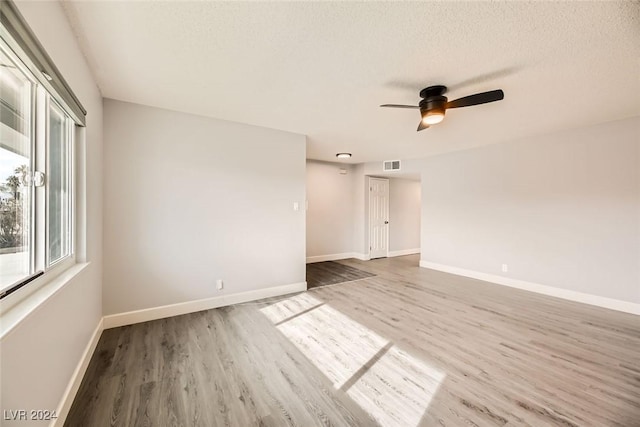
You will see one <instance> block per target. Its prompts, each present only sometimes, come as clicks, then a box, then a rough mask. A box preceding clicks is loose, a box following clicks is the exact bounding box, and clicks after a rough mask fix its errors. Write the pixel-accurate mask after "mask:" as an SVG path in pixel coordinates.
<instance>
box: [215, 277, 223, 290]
mask: <svg viewBox="0 0 640 427" xmlns="http://www.w3.org/2000/svg"><path fill="white" fill-rule="evenodd" d="M216 287H217V288H218V290H222V288H223V287H224V284H223V283H222V279H218V280H216Z"/></svg>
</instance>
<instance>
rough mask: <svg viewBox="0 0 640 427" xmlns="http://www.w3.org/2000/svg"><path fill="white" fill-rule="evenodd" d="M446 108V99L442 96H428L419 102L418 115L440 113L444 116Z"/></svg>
mask: <svg viewBox="0 0 640 427" xmlns="http://www.w3.org/2000/svg"><path fill="white" fill-rule="evenodd" d="M446 106H447V97H446V96H442V95H437V96H430V97H429V98H426V99H423V100H422V101H420V113H422V116H423V117H424V115H425V114H426V113H427V112H428V111H429V112H436V111H437V112H440V113H442V114H443V115H444V112H445V110H446Z"/></svg>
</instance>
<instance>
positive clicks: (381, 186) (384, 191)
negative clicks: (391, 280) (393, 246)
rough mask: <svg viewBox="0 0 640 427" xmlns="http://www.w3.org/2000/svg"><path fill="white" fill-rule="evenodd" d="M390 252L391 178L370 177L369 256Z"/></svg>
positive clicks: (384, 254) (375, 256) (383, 254)
mask: <svg viewBox="0 0 640 427" xmlns="http://www.w3.org/2000/svg"><path fill="white" fill-rule="evenodd" d="M388 253H389V180H388V179H383V178H369V258H370V259H373V258H382V257H386V256H387V255H388Z"/></svg>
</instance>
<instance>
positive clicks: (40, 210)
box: [0, 27, 79, 313]
mask: <svg viewBox="0 0 640 427" xmlns="http://www.w3.org/2000/svg"><path fill="white" fill-rule="evenodd" d="M0 29H1V27H0ZM2 36H3V37H6V34H4V33H2ZM12 45H13V46H12ZM12 45H9V44H8V43H7V42H6V40H5V39H3V38H0V50H2V52H3V53H4V54H5V55H7V56H8V57H9V58H10V59H11V60H12V61H13V62H14V63H15V65H16V67H17V68H18V69H19V70H20V72H22V73H23V74H24V75H25V76H26V78H27V79H28V80H29V81H30V82H31V84H32V91H31V101H32V102H31V123H30V129H31V141H30V143H31V153H30V155H31V158H30V163H31V164H30V169H31V171H32V172H35V171H40V172H44V173H45V185H44V186H40V187H35V186H34V185H33V183H31V191H30V192H29V197H30V199H31V200H30V210H31V215H30V225H29V226H30V230H31V231H30V236H29V244H30V270H31V274H30V275H29V276H26V277H25V278H24V279H25V280H29V279H30V278H31V277H32V276H34V275H36V274H37V273H38V272H43V274H42V275H41V276H40V277H37V278H36V279H34V280H33V279H32V281H31V282H30V283H28V284H27V285H25V286H23V287H21V288H20V289H18V290H16V291H15V292H12V293H11V294H9V295H7V296H5V297H4V298H2V299H1V300H0V313H4V312H6V311H8V310H9V309H11V308H12V307H13V306H15V305H16V304H18V303H19V302H21V301H23V300H24V299H25V298H27V297H28V296H29V295H31V294H33V293H35V292H36V291H37V290H38V289H40V288H42V287H43V286H44V285H46V284H47V283H49V282H50V281H51V280H52V279H54V278H55V277H57V276H59V275H61V274H62V273H64V272H65V271H66V270H68V269H70V268H71V267H73V266H74V265H75V264H76V248H77V241H76V240H77V236H78V232H77V229H76V224H77V218H76V217H77V211H76V200H77V198H78V194H77V185H76V169H77V162H76V140H75V139H76V135H77V134H78V132H77V128H78V127H79V125H78V124H77V123H76V120H75V119H74V117H75V116H74V115H73V113H72V111H71V110H70V108H69V107H68V106H67V105H66V104H65V103H64V102H63V100H62V99H61V98H60V97H59V96H56V94H55V93H52V92H51V86H50V85H48V84H46V83H45V82H46V81H47V77H46V76H45V75H36V74H34V73H33V72H32V71H31V69H30V67H29V66H28V65H27V64H28V63H29V58H28V57H27V55H26V54H24V52H21V51H20V50H19V48H16V46H15V44H14V43H12ZM16 50H18V52H16ZM31 68H32V67H31ZM51 102H54V103H55V104H56V106H57V107H58V108H60V110H62V111H63V112H64V114H65V117H66V118H65V122H66V126H68V128H67V135H68V138H69V141H67V143H68V150H69V153H68V173H69V186H70V201H69V204H70V206H69V215H70V217H71V218H70V224H69V225H70V233H71V236H70V242H69V246H70V247H69V254H67V255H66V256H64V257H62V258H60V259H58V260H55V261H54V262H50V259H49V248H48V242H49V229H48V224H49V223H48V220H49V218H48V209H47V208H48V206H47V200H48V191H49V185H48V179H47V176H48V170H49V141H48V138H49V105H50V103H51Z"/></svg>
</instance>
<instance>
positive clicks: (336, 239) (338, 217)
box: [307, 160, 355, 261]
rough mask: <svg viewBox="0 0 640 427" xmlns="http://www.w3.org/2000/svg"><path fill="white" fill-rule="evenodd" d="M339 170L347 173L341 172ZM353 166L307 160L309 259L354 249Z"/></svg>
mask: <svg viewBox="0 0 640 427" xmlns="http://www.w3.org/2000/svg"><path fill="white" fill-rule="evenodd" d="M340 169H344V170H346V171H347V173H346V174H345V175H341V174H340ZM353 169H354V167H353V166H352V165H347V164H341V163H330V162H320V161H316V160H307V200H308V202H309V209H308V210H307V260H310V261H313V260H314V257H319V256H323V257H324V256H329V255H340V254H344V253H351V252H353V235H354V230H353V229H354V227H353V211H354V209H355V206H354V205H355V203H354V198H353V191H354V186H355V181H354V176H353Z"/></svg>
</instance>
